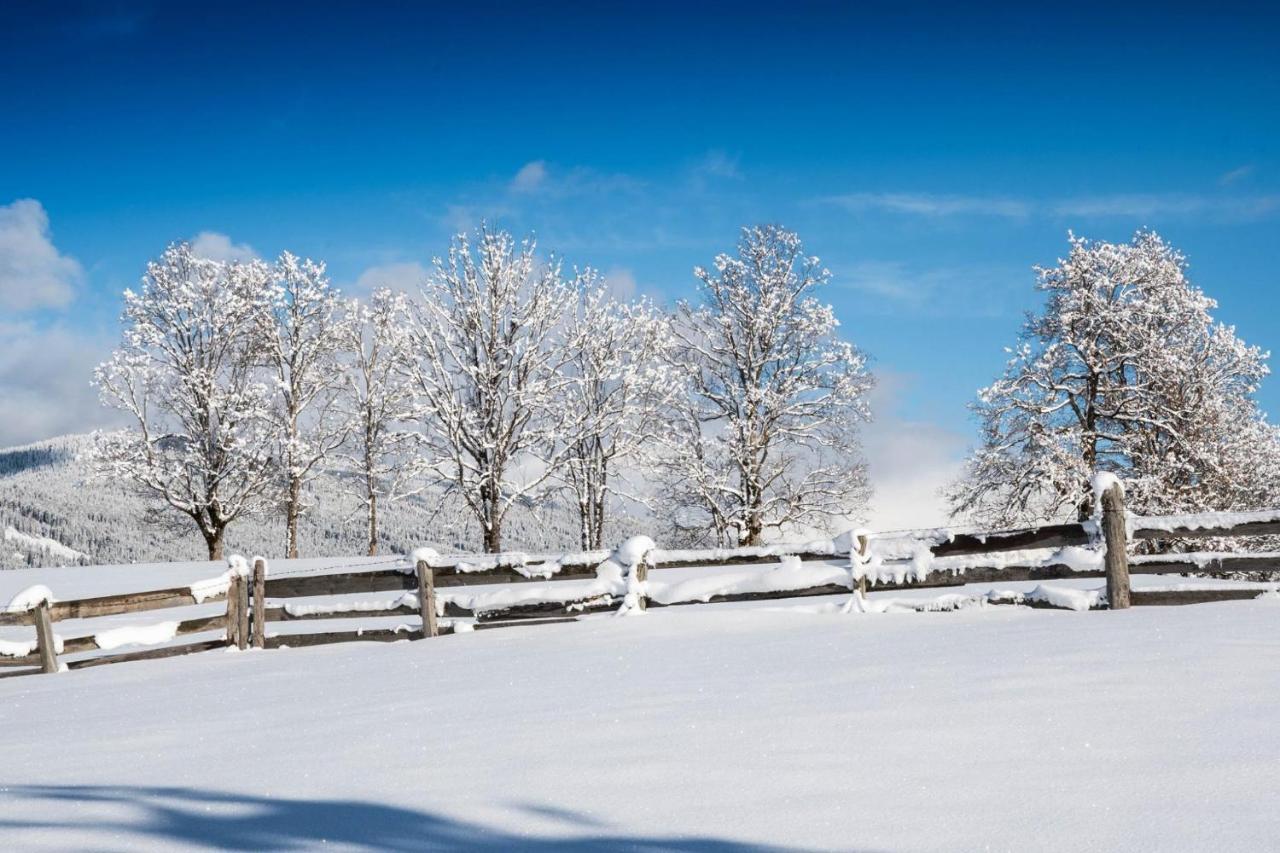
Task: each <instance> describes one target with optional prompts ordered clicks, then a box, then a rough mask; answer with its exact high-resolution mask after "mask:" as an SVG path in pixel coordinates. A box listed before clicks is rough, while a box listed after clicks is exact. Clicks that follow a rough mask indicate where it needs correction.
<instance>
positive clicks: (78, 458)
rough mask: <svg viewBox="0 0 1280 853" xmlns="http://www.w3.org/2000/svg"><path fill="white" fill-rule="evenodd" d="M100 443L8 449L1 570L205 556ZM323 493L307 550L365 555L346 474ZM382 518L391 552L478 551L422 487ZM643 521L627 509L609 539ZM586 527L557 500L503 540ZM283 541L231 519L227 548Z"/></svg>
mask: <svg viewBox="0 0 1280 853" xmlns="http://www.w3.org/2000/svg"><path fill="white" fill-rule="evenodd" d="M91 442H92V437H91V436H88V435H71V436H64V437H62V438H54V439H50V440H48V441H42V442H37V443H35V444H30V445H26V446H24V447H14V448H8V449H3V450H0V569H13V568H20V567H25V566H55V565H70V564H80V565H86V564H115V563H135V562H162V561H169V560H199V559H204V557H205V555H206V553H207V552H206V550H205V546H204V542H203V540H202V539H201V538H200V536H199V534H198V533H196V530H195V527H194V526H193V525H192V524H191V523H190V522H189V521H184V520H183V519H181V518H178V517H176V516H175V517H174V520H175V524H173V525H165V524H159V523H149V522H148V521H147V520H146V514H147V502H146V501H145V500H144V498H142V497H141V496H140V495H138V494H137V493H136V492H133V491H131V490H130V489H129V488H128V487H127V486H126V485H125V484H116V483H104V482H99V481H93V480H90V479H89V476H88V474H89V469H88V465H87V463H86V461H85V454H86V451H87V450H88V449H89V447H90V446H91ZM316 492H317V505H316V507H315V508H314V509H313V510H312V511H311V513H310V514H309V515H308V516H307V517H305V518H304V519H303V523H302V525H301V528H300V530H299V550H300V551H301V552H302V555H303V556H305V557H331V556H358V555H360V554H363V553H364V551H365V538H364V522H363V516H362V514H361V512H360V509H359V507H358V505H357V504H356V502H355V501H354V500H353V499H352V498H350V497H349V496H348V494H347V493H346V490H345V489H344V484H343V482H342V481H341V479H340V478H339V477H338V476H337V475H333V474H327V475H325V476H324V477H323V478H322V479H321V480H320V482H319V485H318V488H317V489H316ZM379 516H380V521H381V526H382V530H381V534H380V540H379V547H380V549H381V551H382V553H384V554H397V553H398V554H403V553H408V552H409V551H411V550H412V549H413V548H416V547H419V546H421V545H430V546H432V547H435V548H437V549H439V550H441V551H442V552H451V551H453V552H456V551H475V550H478V549H479V543H480V536H479V528H478V526H477V525H476V523H475V522H474V521H473V520H472V519H471V517H470V516H469V514H468V513H467V512H466V509H465V508H464V507H463V506H461V505H460V503H458V502H457V501H453V500H451V501H448V502H443V503H442V502H441V500H440V498H439V496H438V495H435V494H423V495H419V496H416V497H413V498H407V499H405V500H403V501H400V502H398V503H395V504H392V505H390V506H386V507H380V508H379ZM642 526H643V525H642V523H641V522H640V521H639V520H638V519H636V518H634V517H630V516H625V515H623V516H620V517H619V518H618V520H617V522H616V524H615V528H616V529H615V530H614V531H613V534H612V535H611V537H610V539H613V538H622V537H625V536H628V535H630V534H632V533H634V532H637V531H639V529H640V528H641V527H642ZM577 529H578V528H577V521H576V518H575V515H574V512H573V511H572V508H571V507H569V506H566V505H565V504H563V503H561V502H554V501H553V502H548V503H546V504H544V505H539V506H528V507H517V508H516V509H514V510H512V513H511V515H510V516H508V519H507V523H506V525H505V529H504V531H503V533H504V537H503V538H504V541H505V543H506V544H507V546H508V547H509V548H511V549H513V550H515V549H521V550H527V551H563V550H576V549H577V547H578V534H577ZM283 543H284V525H283V523H282V522H281V521H280V520H279V519H275V518H268V519H247V520H242V521H240V522H237V523H236V524H233V525H232V526H231V528H230V529H229V530H228V533H227V545H226V547H227V553H228V554H231V553H244V554H265V555H267V556H279V555H281V553H282V552H283V549H284V545H283Z"/></svg>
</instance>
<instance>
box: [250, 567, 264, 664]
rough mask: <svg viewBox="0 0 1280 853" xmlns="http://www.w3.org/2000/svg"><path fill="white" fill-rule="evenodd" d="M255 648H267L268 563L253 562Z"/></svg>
mask: <svg viewBox="0 0 1280 853" xmlns="http://www.w3.org/2000/svg"><path fill="white" fill-rule="evenodd" d="M252 601H253V647H254V648H255V649H265V648H266V647H267V561H266V560H264V559H262V558H261V557H258V558H257V559H255V560H254V561H253V598H252Z"/></svg>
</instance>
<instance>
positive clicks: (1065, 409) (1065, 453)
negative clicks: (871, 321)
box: [949, 231, 1280, 525]
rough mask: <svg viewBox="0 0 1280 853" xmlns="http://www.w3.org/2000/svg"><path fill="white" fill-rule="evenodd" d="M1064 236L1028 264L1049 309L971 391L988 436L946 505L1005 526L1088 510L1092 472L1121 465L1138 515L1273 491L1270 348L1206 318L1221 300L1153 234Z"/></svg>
mask: <svg viewBox="0 0 1280 853" xmlns="http://www.w3.org/2000/svg"><path fill="white" fill-rule="evenodd" d="M1070 245H1071V250H1070V252H1069V254H1068V255H1067V257H1066V258H1065V259H1063V260H1061V261H1059V263H1058V265H1057V266H1056V267H1052V268H1048V269H1045V268H1041V269H1038V270H1037V273H1038V288H1039V289H1040V290H1041V291H1042V292H1044V293H1045V294H1046V295H1047V302H1046V305H1045V308H1044V311H1043V312H1042V313H1040V314H1038V315H1032V316H1029V317H1028V319H1027V321H1026V323H1025V325H1024V327H1023V331H1022V335H1021V340H1020V342H1019V344H1018V346H1017V347H1016V348H1015V349H1014V350H1012V357H1011V359H1010V360H1009V363H1008V365H1007V366H1006V368H1005V372H1004V375H1003V376H1002V377H1001V378H1000V379H998V380H997V381H996V382H995V383H993V384H992V385H990V386H989V387H987V388H985V389H983V390H982V391H980V392H979V399H978V402H977V404H976V405H975V407H974V408H975V411H976V413H977V415H978V417H979V419H980V421H981V424H982V435H983V441H982V444H981V446H980V447H978V448H977V450H976V451H975V452H974V454H973V456H972V458H971V459H970V461H969V464H968V467H967V470H966V472H965V474H964V475H963V477H962V478H961V480H960V481H958V482H957V483H955V484H954V485H953V486H952V488H951V490H950V495H949V496H950V499H951V503H952V507H953V511H954V512H955V513H957V514H965V515H968V516H969V517H971V518H973V519H974V520H977V521H980V522H984V523H991V524H1000V525H1006V524H1017V523H1028V522H1032V521H1035V520H1040V519H1044V518H1053V517H1060V516H1067V515H1073V516H1075V517H1077V518H1085V517H1087V516H1088V515H1089V514H1090V513H1091V512H1092V495H1091V493H1090V491H1089V488H1088V480H1089V477H1090V476H1091V474H1092V473H1093V471H1095V470H1106V471H1111V472H1114V473H1117V474H1119V475H1120V476H1122V477H1123V478H1124V479H1125V480H1126V492H1127V494H1128V498H1129V506H1130V508H1132V509H1133V510H1135V511H1137V512H1145V513H1167V512H1183V511H1194V510H1207V509H1232V508H1239V507H1241V506H1250V505H1252V506H1258V505H1260V504H1261V503H1265V502H1267V499H1268V497H1269V495H1268V493H1274V491H1275V490H1276V488H1277V486H1276V485H1273V484H1276V483H1277V481H1276V479H1275V477H1276V474H1277V473H1280V444H1277V442H1276V435H1275V430H1274V429H1273V428H1272V427H1270V426H1269V425H1268V424H1266V422H1265V419H1264V418H1263V416H1262V414H1261V413H1260V412H1259V410H1258V408H1257V405H1256V403H1255V401H1254V399H1253V396H1252V395H1253V393H1254V391H1255V390H1256V389H1257V387H1258V383H1259V382H1260V381H1261V380H1262V378H1263V377H1264V376H1265V375H1266V374H1267V366H1266V354H1265V353H1263V352H1261V351H1260V350H1259V349H1258V348H1257V347H1250V346H1246V345H1245V344H1244V343H1243V342H1241V341H1240V340H1239V339H1238V338H1237V337H1236V335H1235V330H1234V329H1232V328H1231V327H1228V326H1224V325H1221V324H1218V323H1215V322H1214V320H1213V318H1212V316H1211V314H1210V312H1211V311H1212V309H1213V308H1215V307H1216V303H1215V302H1214V301H1213V300H1212V299H1210V298H1209V297H1208V296H1206V295H1205V294H1204V293H1203V292H1202V291H1201V290H1200V289H1199V288H1197V287H1195V286H1194V285H1193V284H1192V283H1191V282H1190V281H1189V280H1188V278H1187V275H1186V261H1185V259H1184V258H1183V256H1182V255H1181V254H1180V253H1178V252H1177V251H1176V250H1174V249H1173V248H1172V247H1170V246H1169V245H1168V244H1166V243H1165V242H1164V241H1163V240H1162V239H1161V238H1160V237H1159V236H1158V235H1156V234H1155V233H1153V232H1149V231H1140V232H1138V233H1137V234H1136V235H1135V236H1134V238H1133V240H1132V241H1130V242H1129V243H1119V244H1117V243H1106V242H1096V243H1095V242H1090V241H1088V240H1084V239H1081V238H1079V237H1076V236H1074V235H1072V236H1071V237H1070Z"/></svg>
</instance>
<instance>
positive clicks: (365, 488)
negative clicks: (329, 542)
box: [339, 290, 422, 556]
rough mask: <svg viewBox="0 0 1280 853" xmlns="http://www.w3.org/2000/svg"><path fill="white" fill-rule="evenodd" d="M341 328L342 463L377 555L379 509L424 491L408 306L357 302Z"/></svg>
mask: <svg viewBox="0 0 1280 853" xmlns="http://www.w3.org/2000/svg"><path fill="white" fill-rule="evenodd" d="M347 312H348V317H349V322H348V323H347V324H345V325H344V326H343V329H342V332H343V334H342V342H341V343H342V351H343V358H344V362H345V374H344V375H345V388H344V391H343V394H342V396H341V398H340V400H341V405H342V411H343V414H344V416H345V418H346V423H347V429H348V431H349V434H350V438H349V440H348V442H347V444H346V445H345V446H344V447H343V448H342V453H341V455H340V457H339V458H340V461H341V463H342V467H343V468H344V469H345V470H346V471H347V472H349V473H350V474H351V475H352V476H353V478H354V480H355V482H356V484H357V485H358V488H357V489H356V490H355V494H356V496H357V498H358V499H359V500H360V502H361V505H362V506H363V508H364V510H365V524H366V528H367V530H368V553H369V554H370V555H371V556H372V555H375V554H377V553H378V508H379V505H380V504H384V505H385V504H389V503H392V502H394V501H397V500H400V499H401V498H404V497H407V496H409V495H411V494H413V493H415V492H416V491H418V490H420V488H421V483H420V482H419V477H420V475H421V473H422V470H421V468H422V466H421V458H420V456H419V453H418V446H419V441H420V434H419V433H418V432H417V431H415V430H413V429H410V428H409V424H408V421H409V420H410V419H411V418H412V417H413V389H412V387H411V385H410V382H409V376H410V374H411V372H412V368H413V365H414V357H413V347H412V336H411V334H410V330H409V304H408V300H407V299H406V298H405V297H404V295H403V294H399V293H393V292H392V291H390V290H377V291H374V293H373V294H372V295H371V296H370V298H369V300H368V303H367V304H364V305H362V304H360V303H359V302H357V301H356V300H352V301H351V302H350V303H349V305H348V309H347Z"/></svg>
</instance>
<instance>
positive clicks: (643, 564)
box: [636, 554, 649, 611]
mask: <svg viewBox="0 0 1280 853" xmlns="http://www.w3.org/2000/svg"><path fill="white" fill-rule="evenodd" d="M648 580H649V555H648V554H645V555H644V559H642V560H641V561H640V562H638V563H636V584H637V585H638V586H639V587H640V593H639V594H638V595H637V596H636V610H640V611H644V610H648V609H649V594H648V592H647V590H645V588H644V585H645V584H646V583H647V582H648Z"/></svg>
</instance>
